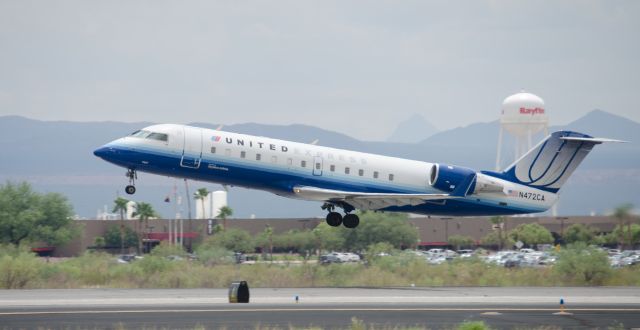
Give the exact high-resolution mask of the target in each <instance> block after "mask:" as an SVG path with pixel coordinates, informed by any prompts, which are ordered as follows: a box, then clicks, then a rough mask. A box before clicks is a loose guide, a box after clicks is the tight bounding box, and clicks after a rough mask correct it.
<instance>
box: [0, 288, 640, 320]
mask: <svg viewBox="0 0 640 330" xmlns="http://www.w3.org/2000/svg"><path fill="white" fill-rule="evenodd" d="M295 296H298V297H299V301H298V303H296V302H295ZM560 298H562V299H564V301H565V310H566V312H567V313H566V314H564V315H559V314H557V313H558V312H559V311H560V306H559V301H560ZM354 317H355V318H357V319H358V320H362V322H363V323H364V324H365V325H367V326H369V325H374V326H376V327H379V328H384V327H391V328H393V327H395V326H401V327H409V326H420V327H425V328H430V329H440V328H451V327H453V326H455V325H457V324H460V323H462V322H464V321H478V320H482V321H485V323H487V324H489V325H490V326H492V327H495V328H504V329H511V328H516V327H517V328H523V327H524V328H538V327H559V328H576V329H578V328H607V327H609V326H614V325H623V326H624V327H625V328H640V288H385V289H370V288H340V289H335V288H306V289H264V288H258V289H251V303H249V304H229V303H228V302H227V290H224V289H187V290H144V289H132V290H119V289H83V290H11V291H0V324H1V325H2V327H3V328H10V329H14V328H22V329H31V328H44V329H49V328H50V329H60V328H64V329H71V328H73V329H75V328H92V329H93V328H95V329H107V328H125V329H138V328H158V329H161V328H171V329H178V328H181V329H193V328H196V327H198V328H200V327H203V328H227V329H256V326H261V327H272V328H273V327H277V328H287V329H288V328H289V327H291V326H293V327H309V326H317V327H322V328H330V329H334V328H346V327H349V326H350V325H351V323H352V318H354Z"/></svg>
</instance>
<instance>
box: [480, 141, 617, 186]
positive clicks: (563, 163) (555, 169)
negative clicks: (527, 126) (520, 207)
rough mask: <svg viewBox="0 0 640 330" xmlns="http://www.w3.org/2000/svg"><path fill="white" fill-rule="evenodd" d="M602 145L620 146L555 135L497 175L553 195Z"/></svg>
mask: <svg viewBox="0 0 640 330" xmlns="http://www.w3.org/2000/svg"><path fill="white" fill-rule="evenodd" d="M603 142H624V141H618V140H611V139H601V138H594V137H591V136H589V135H586V134H582V133H577V132H570V131H558V132H554V133H552V134H551V135H549V136H548V137H547V138H546V139H545V140H543V141H542V142H540V143H539V144H538V145H537V146H535V147H534V148H533V149H531V150H529V152H527V153H526V154H525V155H524V156H522V157H521V158H520V159H518V160H517V161H516V162H515V163H513V164H512V165H511V166H509V167H508V168H507V169H506V170H505V171H504V172H502V173H489V174H498V175H496V176H499V177H500V178H502V179H505V180H508V181H512V182H515V183H519V184H524V185H527V186H530V187H534V188H538V189H542V190H546V191H550V192H553V193H555V192H557V191H558V190H560V188H561V187H562V185H563V184H564V183H565V182H566V181H567V179H568V178H569V176H571V174H572V173H573V171H575V169H576V168H577V167H578V165H580V163H581V162H582V160H583V159H584V158H585V157H586V156H587V154H588V153H589V152H590V151H591V149H593V146H594V145H596V144H600V143H603Z"/></svg>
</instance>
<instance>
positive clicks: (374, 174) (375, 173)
mask: <svg viewBox="0 0 640 330" xmlns="http://www.w3.org/2000/svg"><path fill="white" fill-rule="evenodd" d="M373 178H374V179H377V178H378V171H373Z"/></svg>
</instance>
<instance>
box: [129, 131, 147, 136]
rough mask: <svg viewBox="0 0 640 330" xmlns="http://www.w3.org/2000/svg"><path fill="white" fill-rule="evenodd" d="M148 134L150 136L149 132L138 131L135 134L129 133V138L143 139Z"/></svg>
mask: <svg viewBox="0 0 640 330" xmlns="http://www.w3.org/2000/svg"><path fill="white" fill-rule="evenodd" d="M149 134H151V132H149V131H145V130H139V131H135V132H133V133H131V135H129V136H133V137H139V138H145V137H147V135H149Z"/></svg>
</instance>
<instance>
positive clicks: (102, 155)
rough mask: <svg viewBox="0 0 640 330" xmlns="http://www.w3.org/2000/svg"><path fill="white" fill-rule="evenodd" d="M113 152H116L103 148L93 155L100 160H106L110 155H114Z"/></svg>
mask: <svg viewBox="0 0 640 330" xmlns="http://www.w3.org/2000/svg"><path fill="white" fill-rule="evenodd" d="M113 152H114V149H113V148H110V147H105V146H102V147H100V148H98V149H96V150H94V151H93V154H94V155H96V156H98V157H100V158H106V157H107V156H108V155H109V154H113Z"/></svg>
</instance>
